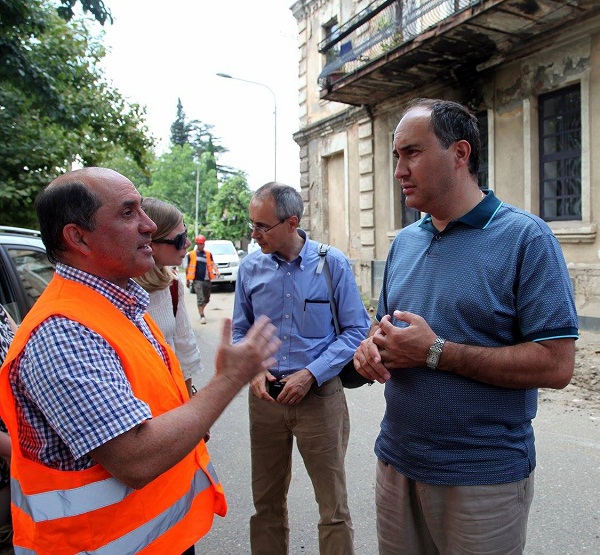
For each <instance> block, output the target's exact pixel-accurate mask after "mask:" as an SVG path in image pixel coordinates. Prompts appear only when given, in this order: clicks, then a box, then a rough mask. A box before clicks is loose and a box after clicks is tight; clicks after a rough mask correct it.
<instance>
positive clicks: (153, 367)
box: [0, 275, 227, 555]
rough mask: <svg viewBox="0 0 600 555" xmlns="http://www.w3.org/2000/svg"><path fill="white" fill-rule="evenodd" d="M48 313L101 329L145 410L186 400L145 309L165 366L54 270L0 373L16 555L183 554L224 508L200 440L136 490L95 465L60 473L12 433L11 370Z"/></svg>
mask: <svg viewBox="0 0 600 555" xmlns="http://www.w3.org/2000/svg"><path fill="white" fill-rule="evenodd" d="M51 315H63V316H65V317H67V318H69V319H71V320H74V321H77V322H80V323H81V324H83V325H84V326H86V327H88V328H90V329H91V330H93V331H95V332H97V333H99V334H100V335H101V336H102V337H104V338H105V339H106V341H107V342H108V343H109V344H110V345H111V346H112V347H113V348H114V349H115V351H116V352H117V354H118V356H119V358H120V359H121V362H122V364H123V369H124V371H125V374H126V375H127V379H128V380H129V382H130V383H131V387H132V390H133V392H134V394H135V395H136V397H138V398H139V399H141V400H143V401H144V402H146V403H148V405H149V406H150V409H151V411H152V415H153V416H159V415H160V414H163V413H165V412H167V411H169V410H172V409H174V408H176V407H178V406H181V405H182V404H183V403H185V402H186V400H187V399H188V394H187V390H186V386H185V382H184V379H183V375H182V373H181V369H180V367H179V363H178V362H177V358H176V357H175V354H174V353H173V351H172V350H171V349H170V347H168V345H167V344H166V342H165V341H164V338H163V336H162V333H161V332H160V330H159V329H158V327H157V325H156V324H155V323H154V321H153V320H152V319H151V318H150V317H149V316H148V315H146V316H145V317H144V318H145V320H146V322H147V323H148V325H149V326H150V329H151V331H152V333H153V334H154V336H155V337H156V339H157V340H158V341H159V343H160V344H161V345H162V346H163V347H164V348H165V349H166V350H167V352H168V357H169V366H170V367H169V368H168V367H167V366H166V365H165V363H164V362H163V360H162V358H161V356H160V355H159V354H158V353H157V352H156V350H155V349H154V348H153V347H152V345H151V344H150V342H149V341H148V340H147V339H146V338H145V337H144V335H143V334H142V333H141V332H140V331H139V329H138V328H137V327H136V326H135V325H134V324H133V323H132V322H131V321H130V320H129V319H127V317H126V316H125V315H124V314H123V313H122V312H120V311H119V310H118V309H117V308H116V307H115V306H114V305H113V304H112V303H111V302H110V301H109V300H108V299H106V297H104V296H102V295H101V294H100V293H98V292H96V291H94V290H93V289H91V288H90V287H87V286H85V285H82V284H80V283H77V282H74V281H72V280H68V279H64V278H61V277H60V276H57V275H55V276H54V277H53V279H52V280H51V282H50V284H49V285H48V287H47V288H46V290H45V291H44V293H43V294H42V296H41V297H40V298H39V299H38V301H37V302H36V304H35V305H34V307H33V308H32V309H31V310H30V312H29V313H28V314H27V316H26V318H25V319H24V320H23V322H22V323H21V325H20V326H19V329H18V331H17V334H16V335H15V338H14V340H13V343H12V344H11V347H10V349H9V352H8V354H7V356H6V360H5V363H4V365H3V366H2V370H1V371H0V396H1V397H0V398H1V399H2V407H1V409H2V418H3V419H4V422H5V423H6V425H7V427H8V431H9V434H10V436H11V439H12V456H11V468H10V472H11V504H12V518H13V528H14V536H13V543H14V546H15V553H16V554H23V555H24V554H28V555H29V554H38V555H75V554H78V553H94V554H97V555H126V554H134V553H135V554H144V555H150V554H153V555H165V554H166V553H182V552H183V551H185V550H186V549H187V548H189V547H190V546H192V545H194V543H196V542H197V541H198V540H199V539H200V538H201V537H202V536H203V535H204V534H206V532H208V530H210V527H211V525H212V521H213V517H214V513H216V514H218V515H220V516H224V515H225V513H226V512H227V503H226V501H225V495H224V493H223V488H222V486H221V484H220V483H219V481H218V478H217V476H216V473H215V471H214V468H213V467H212V464H211V462H210V456H209V454H208V451H207V449H206V446H205V444H204V441H201V442H200V443H199V444H198V446H197V447H196V448H195V449H194V450H193V451H192V452H191V453H189V454H188V455H187V456H186V457H185V458H184V459H183V460H182V461H180V462H179V463H178V464H176V465H175V466H174V467H172V468H171V469H170V470H168V471H166V472H164V473H163V474H161V475H160V476H158V477H157V478H156V479H155V480H153V481H152V482H150V483H149V484H147V485H146V486H144V487H143V488H141V489H138V490H134V489H131V488H129V487H128V486H126V485H125V484H123V483H122V482H120V481H119V480H117V479H116V478H114V477H113V476H111V475H110V474H109V473H108V472H107V471H106V470H105V469H104V468H103V467H102V466H101V465H99V464H96V465H95V466H93V467H92V468H89V469H86V470H79V471H60V470H56V469H52V468H48V467H47V466H45V465H43V464H41V463H39V462H34V461H32V460H29V459H26V458H25V457H24V456H23V454H22V452H21V449H20V444H21V441H22V438H21V437H20V436H19V432H20V431H22V426H21V424H22V422H20V419H21V418H22V415H21V414H20V413H17V411H16V406H15V399H14V397H13V392H12V388H11V385H10V381H9V371H10V368H11V366H12V364H13V363H14V361H16V360H17V359H18V357H19V355H20V353H21V352H22V351H23V349H24V348H25V344H26V343H27V340H28V338H29V336H30V335H31V333H32V331H33V330H34V329H35V328H36V327H37V326H38V325H39V324H40V323H41V322H43V321H44V320H45V319H46V318H48V317H49V316H51ZM48 372H52V368H48ZM173 441H176V438H173ZM168 448H169V447H168V445H165V449H168Z"/></svg>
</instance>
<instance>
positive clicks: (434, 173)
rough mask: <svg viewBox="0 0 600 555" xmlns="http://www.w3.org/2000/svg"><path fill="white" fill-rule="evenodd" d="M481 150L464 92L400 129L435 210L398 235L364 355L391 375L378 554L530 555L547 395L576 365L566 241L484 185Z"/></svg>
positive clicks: (378, 372)
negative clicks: (542, 404) (539, 416)
mask: <svg viewBox="0 0 600 555" xmlns="http://www.w3.org/2000/svg"><path fill="white" fill-rule="evenodd" d="M479 149H480V139H479V130H478V123H477V119H476V118H475V117H474V116H473V115H472V114H471V113H470V112H469V111H468V110H467V109H466V108H465V107H464V106H461V105H460V104H457V103H454V102H450V101H443V100H430V99H418V100H416V101H413V103H411V104H410V105H409V107H408V109H407V110H406V111H405V113H404V115H403V116H402V119H401V120H400V123H399V124H398V126H397V128H396V131H395V133H394V150H393V151H394V157H395V158H396V170H395V177H396V178H397V179H398V180H399V181H400V182H401V184H402V192H403V194H404V195H405V197H406V204H407V205H408V206H411V207H413V208H416V209H418V210H420V211H422V212H425V213H426V216H425V217H424V218H423V219H422V220H421V221H419V222H417V223H415V224H412V225H410V226H408V227H406V228H404V229H403V230H402V231H400V232H399V233H398V235H397V237H396V238H395V240H394V242H393V244H392V246H391V249H390V252H389V254H388V259H387V263H386V269H385V274H384V282H383V288H382V291H381V296H380V299H379V306H378V311H377V323H376V324H375V325H374V326H373V328H372V330H371V334H370V336H369V338H367V339H366V340H365V341H363V343H362V344H361V346H360V347H359V349H358V350H357V353H356V355H355V358H354V360H355V366H356V367H357V368H358V370H359V372H361V373H362V374H363V375H365V376H368V377H370V378H372V379H376V380H377V381H379V382H380V383H384V382H385V397H386V403H387V408H386V412H385V416H384V418H383V421H382V424H381V432H380V434H379V437H378V438H377V441H376V444H375V453H376V455H377V457H378V463H377V480H376V504H377V529H378V538H379V549H380V551H379V553H380V555H391V554H394V555H414V554H415V553H418V554H419V555H434V554H435V555H438V554H453V555H458V554H467V553H486V555H512V554H521V553H523V549H524V546H525V537H526V531H527V517H528V513H529V507H530V504H531V500H532V498H533V470H534V468H535V464H536V460H535V445H534V436H533V429H532V425H531V421H532V419H533V418H534V417H535V414H536V409H537V388H538V387H546V388H563V387H565V386H566V385H567V384H568V383H569V381H570V379H571V376H572V374H573V369H574V365H575V345H574V343H575V339H576V338H577V337H578V332H577V328H578V322H577V314H576V312H575V304H574V299H573V291H572V288H571V282H570V279H569V274H568V271H567V268H566V264H565V261H564V257H563V254H562V251H561V248H560V245H559V244H558V242H557V240H556V238H555V237H554V235H553V234H552V231H551V230H550V228H549V227H548V226H547V225H546V223H545V222H544V221H542V220H541V219H540V218H538V217H536V216H534V215H532V214H530V213H528V212H525V211H523V210H520V209H518V208H515V207H514V206H510V205H507V204H504V203H503V202H501V201H500V200H499V199H498V198H496V196H495V195H494V193H492V192H491V191H481V190H480V189H479V187H478V184H477V170H478V166H479Z"/></svg>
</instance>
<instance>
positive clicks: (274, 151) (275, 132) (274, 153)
mask: <svg viewBox="0 0 600 555" xmlns="http://www.w3.org/2000/svg"><path fill="white" fill-rule="evenodd" d="M217 75H218V76H219V77H224V78H225V79H235V80H236V81H243V82H244V83H251V84H253V85H259V86H260V87H264V88H265V89H268V90H269V92H270V93H271V94H272V95H273V120H274V122H275V124H274V128H273V158H274V170H273V173H274V177H273V181H277V99H276V98H275V93H274V92H273V90H272V89H271V87H268V86H267V85H265V84H264V83H258V82H257V81H250V80H248V79H241V78H239V77H233V76H232V75H229V74H227V73H217Z"/></svg>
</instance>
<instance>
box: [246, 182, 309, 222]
mask: <svg viewBox="0 0 600 555" xmlns="http://www.w3.org/2000/svg"><path fill="white" fill-rule="evenodd" d="M268 197H273V200H274V201H275V213H276V216H277V218H278V219H279V220H281V221H283V220H285V219H286V218H290V217H291V216H297V217H298V223H300V219H301V218H302V214H303V213H304V202H303V201H302V196H301V195H300V193H299V192H298V191H296V189H294V188H293V187H290V186H289V185H283V184H281V183H277V182H275V181H271V182H270V183H266V184H265V185H263V186H262V187H259V188H258V189H257V190H256V192H255V193H254V194H253V195H252V198H257V199H261V200H264V199H266V198H268Z"/></svg>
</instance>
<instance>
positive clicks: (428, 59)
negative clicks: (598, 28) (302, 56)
mask: <svg viewBox="0 0 600 555" xmlns="http://www.w3.org/2000/svg"><path fill="white" fill-rule="evenodd" d="M597 14H600V1H598V0H375V1H374V2H372V3H371V4H369V5H368V6H367V7H366V8H365V9H363V10H362V11H360V12H359V13H357V14H356V15H355V16H354V17H353V18H352V19H350V20H349V21H347V22H345V23H344V24H343V25H341V26H340V27H339V28H337V29H336V30H335V31H334V32H332V33H331V34H330V35H329V36H328V37H327V38H326V39H325V40H323V41H322V42H321V43H320V44H319V52H320V53H321V54H323V55H324V56H325V59H326V65H325V67H324V68H323V71H322V72H321V74H320V75H319V86H320V87H321V92H320V98H321V99H324V100H333V101H336V102H343V103H345V104H351V105H356V106H361V105H374V104H378V103H380V102H382V101H384V100H386V99H388V98H391V97H394V96H398V95H401V94H405V93H408V92H410V91H411V90H412V89H418V88H421V87H423V86H425V85H427V84H429V83H431V82H434V81H435V82H437V83H444V82H448V83H457V82H461V81H462V82H464V83H465V84H468V83H469V82H472V81H473V79H474V78H475V77H476V76H477V74H479V73H481V72H483V71H485V70H486V69H489V68H491V67H494V66H495V65H498V64H501V63H503V62H505V61H509V60H512V59H516V58H518V57H519V56H520V55H525V54H531V53H533V52H535V51H536V50H539V49H541V48H547V46H548V44H549V40H551V38H552V36H558V34H559V33H560V31H561V30H562V29H564V28H566V27H568V26H571V25H573V24H574V23H577V22H580V21H584V20H587V19H589V18H590V17H591V16H593V15H597Z"/></svg>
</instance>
